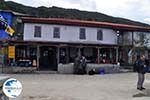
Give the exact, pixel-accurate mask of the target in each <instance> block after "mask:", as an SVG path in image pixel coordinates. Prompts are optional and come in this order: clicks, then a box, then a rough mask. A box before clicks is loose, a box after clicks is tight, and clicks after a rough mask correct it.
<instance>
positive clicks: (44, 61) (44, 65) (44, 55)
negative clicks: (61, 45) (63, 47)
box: [39, 46, 57, 71]
mask: <svg viewBox="0 0 150 100" xmlns="http://www.w3.org/2000/svg"><path fill="white" fill-rule="evenodd" d="M39 69H40V70H55V71H56V70H57V61H56V48H55V47H49V46H42V47H40V59H39Z"/></svg>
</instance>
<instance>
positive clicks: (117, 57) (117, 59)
mask: <svg viewBox="0 0 150 100" xmlns="http://www.w3.org/2000/svg"><path fill="white" fill-rule="evenodd" d="M116 63H118V47H116Z"/></svg>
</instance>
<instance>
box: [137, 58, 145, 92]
mask: <svg viewBox="0 0 150 100" xmlns="http://www.w3.org/2000/svg"><path fill="white" fill-rule="evenodd" d="M145 60H146V59H145V56H144V55H141V57H140V59H139V60H138V62H137V63H138V66H137V67H138V68H137V73H138V82H137V89H138V90H140V91H142V90H144V89H145V88H144V87H143V83H144V80H145V73H146V67H147V64H146V62H145Z"/></svg>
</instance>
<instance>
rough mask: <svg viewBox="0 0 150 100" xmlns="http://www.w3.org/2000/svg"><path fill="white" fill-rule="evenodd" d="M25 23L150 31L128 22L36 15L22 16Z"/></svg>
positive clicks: (148, 28)
mask: <svg viewBox="0 0 150 100" xmlns="http://www.w3.org/2000/svg"><path fill="white" fill-rule="evenodd" d="M22 20H23V22H24V23H42V24H60V25H71V26H86V27H105V28H112V29H116V30H120V29H122V30H129V31H148V32H150V27H142V26H135V25H127V24H116V23H108V22H98V21H85V20H75V19H63V18H34V17H22Z"/></svg>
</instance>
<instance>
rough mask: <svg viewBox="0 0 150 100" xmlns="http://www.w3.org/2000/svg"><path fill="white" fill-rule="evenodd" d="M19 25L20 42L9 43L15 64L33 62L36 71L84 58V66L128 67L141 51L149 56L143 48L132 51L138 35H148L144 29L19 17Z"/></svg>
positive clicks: (91, 22) (68, 20)
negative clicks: (21, 34)
mask: <svg viewBox="0 0 150 100" xmlns="http://www.w3.org/2000/svg"><path fill="white" fill-rule="evenodd" d="M22 22H23V25H24V28H23V37H22V38H23V40H21V41H12V42H11V43H13V45H14V46H15V49H16V50H15V62H18V61H23V60H24V61H30V62H31V63H32V64H31V66H33V61H35V62H36V64H35V66H36V67H37V68H38V69H39V70H57V67H58V64H60V63H62V64H68V63H73V62H74V59H75V57H77V56H85V57H86V59H87V62H88V63H95V64H117V63H118V62H120V63H121V64H122V65H126V64H131V65H132V64H133V62H134V60H135V59H137V57H138V56H139V53H136V52H140V53H141V48H144V51H142V53H143V52H144V53H146V54H148V52H149V50H148V48H146V47H145V46H143V47H140V49H137V48H136V40H139V37H141V36H139V35H138V34H146V35H147V36H148V35H149V31H150V29H149V28H146V27H139V26H132V25H123V24H113V23H105V22H95V21H81V20H71V19H57V18H33V17H23V18H22ZM138 36H139V37H138ZM143 39H145V38H143ZM142 41H143V40H141V42H142ZM138 47H139V46H138ZM135 48H136V49H135ZM132 49H133V50H132ZM133 51H134V53H133ZM135 51H136V52H135ZM19 66H30V65H29V64H27V65H21V64H20V65H19Z"/></svg>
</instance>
